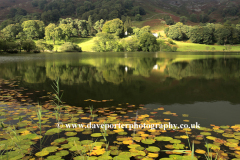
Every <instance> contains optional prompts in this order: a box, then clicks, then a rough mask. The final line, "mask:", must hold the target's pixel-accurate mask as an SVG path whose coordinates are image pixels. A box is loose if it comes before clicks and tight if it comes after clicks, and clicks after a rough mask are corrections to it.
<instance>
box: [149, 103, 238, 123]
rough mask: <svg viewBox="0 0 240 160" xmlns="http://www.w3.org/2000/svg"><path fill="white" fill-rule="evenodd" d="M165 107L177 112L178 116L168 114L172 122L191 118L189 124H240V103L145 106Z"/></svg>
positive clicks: (151, 105)
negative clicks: (184, 116)
mask: <svg viewBox="0 0 240 160" xmlns="http://www.w3.org/2000/svg"><path fill="white" fill-rule="evenodd" d="M159 107H164V112H165V111H171V112H172V113H177V115H178V117H173V116H168V117H169V119H170V122H171V123H177V124H181V123H184V122H183V121H182V120H184V119H187V120H190V121H189V122H188V124H194V123H196V122H198V123H199V124H200V126H204V127H209V126H210V124H214V125H235V124H240V117H239V113H240V105H239V104H238V105H233V104H231V103H230V102H227V101H216V102H196V103H194V104H177V103H175V104H172V105H159V104H147V105H145V108H148V109H156V108H159ZM182 114H189V117H186V118H183V117H182Z"/></svg>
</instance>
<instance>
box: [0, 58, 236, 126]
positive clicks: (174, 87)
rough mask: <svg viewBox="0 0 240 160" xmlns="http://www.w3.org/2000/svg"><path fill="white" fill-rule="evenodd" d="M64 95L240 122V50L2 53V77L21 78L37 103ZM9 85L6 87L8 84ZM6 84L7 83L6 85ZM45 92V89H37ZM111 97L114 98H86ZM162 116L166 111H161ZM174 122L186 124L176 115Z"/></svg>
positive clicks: (204, 120)
mask: <svg viewBox="0 0 240 160" xmlns="http://www.w3.org/2000/svg"><path fill="white" fill-rule="evenodd" d="M58 77H59V78H60V89H61V90H63V91H64V94H63V97H62V100H63V101H64V102H65V103H66V104H68V105H71V106H79V107H86V106H90V105H92V106H93V107H94V108H98V107H111V106H117V105H118V104H123V103H128V104H134V105H139V104H143V105H144V107H145V108H147V109H157V108H159V107H164V109H165V111H171V112H173V113H177V114H178V115H182V114H188V115H189V116H188V118H187V119H188V120H189V123H196V122H198V123H199V124H200V125H201V126H206V127H209V126H210V124H215V125H234V124H239V123H240V118H239V113H240V56H239V55H238V54H237V53H236V54H234V53H232V54H231V55H230V54H228V53H226V54H223V53H219V54H217V53H214V54H213V53H207V55H206V53H204V54H203V53H186V54H185V53H54V54H49V53H47V54H27V55H1V56H0V78H2V79H5V80H10V81H11V80H16V79H17V80H18V81H19V83H18V85H19V86H18V87H24V88H27V89H28V91H31V92H33V93H34V94H33V95H31V96H30V98H31V99H32V100H33V101H34V102H40V104H43V105H44V104H45V101H47V102H48V100H45V99H44V98H42V96H44V95H47V92H53V89H52V87H51V85H52V84H53V81H54V80H55V79H57V78H58ZM3 87H4V86H2V89H4V88H3ZM5 87H6V86H5ZM36 91H39V92H36ZM87 99H92V100H96V101H101V100H111V101H109V102H108V103H97V102H94V101H91V102H89V101H84V100H87ZM158 116H159V117H161V115H158ZM171 123H182V119H181V120H180V119H179V118H178V117H173V118H172V117H171Z"/></svg>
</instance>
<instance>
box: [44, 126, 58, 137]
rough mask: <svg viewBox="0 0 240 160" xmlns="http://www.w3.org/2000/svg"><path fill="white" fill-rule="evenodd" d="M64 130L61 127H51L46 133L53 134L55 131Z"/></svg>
mask: <svg viewBox="0 0 240 160" xmlns="http://www.w3.org/2000/svg"><path fill="white" fill-rule="evenodd" d="M61 131H62V129H60V128H52V129H49V130H48V131H47V132H46V133H45V135H48V136H49V135H53V134H55V133H60V132H61Z"/></svg>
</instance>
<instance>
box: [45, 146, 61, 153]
mask: <svg viewBox="0 0 240 160" xmlns="http://www.w3.org/2000/svg"><path fill="white" fill-rule="evenodd" d="M57 149H58V147H56V146H50V147H46V148H44V149H43V151H48V152H56V151H57Z"/></svg>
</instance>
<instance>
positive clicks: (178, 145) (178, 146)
mask: <svg viewBox="0 0 240 160" xmlns="http://www.w3.org/2000/svg"><path fill="white" fill-rule="evenodd" d="M173 147H174V149H184V147H185V145H184V144H179V143H175V144H173Z"/></svg>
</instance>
